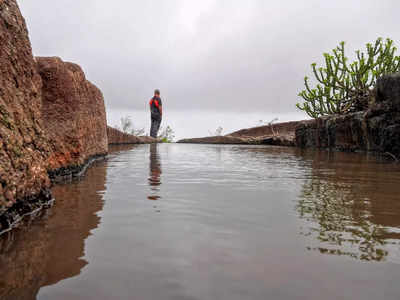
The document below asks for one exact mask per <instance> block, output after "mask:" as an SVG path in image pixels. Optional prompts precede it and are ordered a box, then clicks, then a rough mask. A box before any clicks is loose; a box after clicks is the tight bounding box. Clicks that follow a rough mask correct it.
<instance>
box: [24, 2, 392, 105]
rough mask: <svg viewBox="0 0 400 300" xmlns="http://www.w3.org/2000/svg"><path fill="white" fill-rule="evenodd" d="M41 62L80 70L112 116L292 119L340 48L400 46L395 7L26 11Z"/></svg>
mask: <svg viewBox="0 0 400 300" xmlns="http://www.w3.org/2000/svg"><path fill="white" fill-rule="evenodd" d="M19 3H20V6H21V9H22V11H23V13H24V15H25V17H26V20H27V24H28V27H29V29H30V36H31V39H32V44H33V50H34V53H35V55H50V56H53V55H56V56H61V57H62V58H63V59H64V60H69V61H73V62H77V63H79V64H80V65H81V66H82V67H83V68H84V69H85V71H86V73H87V76H88V78H89V79H90V80H92V81H93V82H95V83H96V84H97V85H98V86H99V87H100V88H101V89H102V91H103V93H104V95H105V98H106V104H107V107H108V108H111V109H124V108H126V109H143V108H144V107H146V103H147V99H148V98H149V97H150V96H151V92H152V90H153V89H154V88H156V87H157V88H160V89H161V90H162V93H163V96H164V97H165V99H166V101H164V102H165V105H167V106H168V107H169V108H172V109H199V110H217V111H218V110H231V111H265V112H277V113H285V112H294V111H296V108H295V107H294V105H295V103H296V102H297V101H298V100H299V99H298V98H297V93H298V92H299V90H300V89H301V88H302V84H303V77H304V75H306V74H309V73H310V67H309V66H310V63H311V62H313V61H319V60H320V58H321V54H322V52H325V51H329V50H330V49H332V48H333V47H335V46H336V45H337V43H338V42H340V41H341V40H345V41H348V48H349V49H352V50H354V49H356V48H361V47H363V45H364V44H365V43H366V42H370V41H373V40H375V39H376V38H377V37H378V36H383V37H391V38H393V39H394V40H395V42H396V43H397V45H399V41H400V40H399V38H400V30H399V27H398V26H397V25H398V20H397V19H398V18H397V13H398V11H400V3H399V2H398V1H378V0H363V1H361V0H357V1H355V0H347V1H344V0H338V1H325V0H310V1H294V0H293V1H289V0H286V1H262V0H259V1H257V0H252V1H242V0H240V1H239V0H238V1H236V0H233V1H232V0H230V1H227V0H218V1H217V0H215V1H210V0H207V1H194V0H193V1H187V0H186V1H184V0H181V1H179V0H172V1H170V0H169V1H161V0H160V1H155V0H153V1H122V0H115V1H112V2H111V1H105V0H91V1H87V0H85V1H72V0H69V1H68V0H57V1H54V0H41V1H28V0H24V1H20V2H19Z"/></svg>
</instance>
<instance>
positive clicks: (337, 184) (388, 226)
mask: <svg viewBox="0 0 400 300" xmlns="http://www.w3.org/2000/svg"><path fill="white" fill-rule="evenodd" d="M312 164H313V166H312V174H311V178H310V179H309V180H307V182H306V183H305V184H304V187H303V191H302V194H301V196H300V199H299V201H298V205H297V211H298V212H299V214H300V218H302V219H304V220H306V225H305V226H304V228H303V232H302V233H303V234H304V235H306V236H311V237H313V238H314V239H313V243H314V245H313V246H311V247H309V249H312V250H318V251H320V252H321V253H326V254H334V255H347V256H351V257H353V258H356V259H360V260H374V261H381V260H384V259H385V258H386V257H388V256H390V252H391V251H392V249H393V248H396V249H398V246H397V245H399V239H400V234H399V228H400V201H398V200H399V199H398V182H400V175H399V168H398V166H394V165H385V164H377V163H374V160H373V159H372V160H371V161H370V162H368V159H367V158H366V157H362V156H358V155H350V154H343V153H331V154H329V153H328V152H325V153H319V155H318V154H317V156H316V158H315V159H314V161H313V163H312ZM391 171H393V172H391ZM396 231H397V233H396ZM315 244H316V245H315ZM393 250H394V249H393Z"/></svg>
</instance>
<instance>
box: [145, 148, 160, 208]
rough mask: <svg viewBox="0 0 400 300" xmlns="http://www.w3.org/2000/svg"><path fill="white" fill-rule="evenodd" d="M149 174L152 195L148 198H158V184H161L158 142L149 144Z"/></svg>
mask: <svg viewBox="0 0 400 300" xmlns="http://www.w3.org/2000/svg"><path fill="white" fill-rule="evenodd" d="M149 169H150V174H149V175H150V176H149V179H148V180H149V185H150V187H151V191H152V193H153V194H152V195H150V196H149V197H148V199H149V200H158V199H160V198H161V197H160V196H159V195H158V192H159V186H160V185H161V173H162V171H161V162H160V155H159V154H158V144H152V145H150V167H149Z"/></svg>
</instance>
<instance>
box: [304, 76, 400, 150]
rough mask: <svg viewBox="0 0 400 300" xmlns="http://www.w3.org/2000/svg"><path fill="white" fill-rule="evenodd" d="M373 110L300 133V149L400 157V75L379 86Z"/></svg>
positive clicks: (308, 126)
mask: <svg viewBox="0 0 400 300" xmlns="http://www.w3.org/2000/svg"><path fill="white" fill-rule="evenodd" d="M374 94H375V95H374V99H372V102H371V105H370V108H369V109H368V110H367V111H365V112H358V113H353V114H348V115H344V116H329V117H324V118H320V119H316V120H314V121H312V122H309V123H307V124H301V125H299V126H298V127H297V129H296V144H297V145H298V146H299V147H316V148H331V149H337V150H344V151H358V150H361V151H373V152H383V153H386V152H388V153H390V154H392V155H395V156H399V155H400V74H395V75H388V76H384V77H382V78H380V79H379V80H378V82H377V85H376V88H375V93H374Z"/></svg>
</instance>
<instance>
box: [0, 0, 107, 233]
mask: <svg viewBox="0 0 400 300" xmlns="http://www.w3.org/2000/svg"><path fill="white" fill-rule="evenodd" d="M0 74H1V75H0V234H1V233H2V232H4V231H6V230H9V229H11V228H12V227H13V224H15V223H16V222H18V221H19V220H20V218H21V216H23V215H25V214H28V213H30V212H31V211H33V210H36V209H38V208H41V207H42V206H43V205H46V204H47V203H48V202H49V201H51V198H52V197H51V194H50V192H49V188H50V185H51V181H50V177H52V176H54V175H65V174H71V173H72V172H78V171H80V170H81V169H82V167H83V166H84V165H85V163H86V162H87V161H88V160H89V159H91V158H92V157H96V156H99V155H104V154H106V153H107V151H108V142H107V131H106V114H105V108H104V101H103V96H102V94H101V92H100V91H99V90H98V89H97V88H96V87H95V86H94V85H92V84H91V83H90V82H88V81H87V80H86V79H85V75H84V73H83V72H82V70H81V68H80V67H79V66H77V65H75V64H72V63H65V62H63V61H62V60H61V59H59V58H37V60H35V59H34V58H33V55H32V49H31V45H30V41H29V37H28V32H27V29H26V25H25V21H24V19H23V17H22V16H21V13H20V11H19V8H18V5H17V3H16V0H0ZM49 175H50V177H49Z"/></svg>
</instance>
